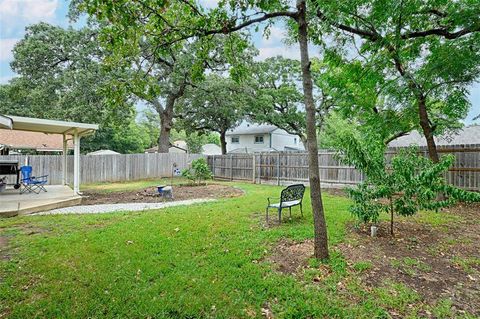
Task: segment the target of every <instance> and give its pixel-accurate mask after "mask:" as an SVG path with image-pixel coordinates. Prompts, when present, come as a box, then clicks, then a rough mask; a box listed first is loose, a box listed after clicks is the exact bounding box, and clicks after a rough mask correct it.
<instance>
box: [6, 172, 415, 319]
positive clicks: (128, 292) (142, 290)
mask: <svg viewBox="0 0 480 319" xmlns="http://www.w3.org/2000/svg"><path fill="white" fill-rule="evenodd" d="M149 183H150V182H139V183H136V184H133V183H132V184H123V186H122V184H112V186H109V187H107V188H110V190H111V191H113V190H116V191H118V190H122V189H132V188H134V187H144V186H148V185H150V184H149ZM152 183H154V182H152ZM156 183H158V181H157V182H155V183H154V184H153V185H155V184H156ZM147 184H148V185H147ZM113 185H116V187H115V186H113ZM132 185H135V186H132ZM232 185H235V186H237V187H240V188H241V189H243V190H244V191H245V195H244V196H242V197H238V198H229V199H220V200H218V201H216V202H213V203H205V204H199V205H194V206H188V207H187V206H183V207H182V206H179V207H172V208H168V209H163V210H156V211H148V212H138V213H112V214H100V215H55V216H30V217H21V218H12V219H4V220H0V235H1V236H2V238H4V241H8V248H7V249H8V251H7V253H8V257H6V256H7V255H5V256H4V257H3V258H1V259H0V314H3V315H4V316H7V317H12V318H31V317H46V318H52V317H58V318H60V317H62V318H63V317H65V318H68V317H77V318H85V317H116V318H118V317H128V318H147V317H155V318H245V317H263V316H264V315H265V314H266V313H269V312H272V313H274V314H275V317H278V318H305V317H317V318H318V317H341V318H347V317H349V318H362V317H363V318H371V317H377V316H378V317H388V314H387V310H386V309H387V308H394V309H396V310H397V311H398V313H400V314H402V313H403V314H407V313H410V312H411V311H412V309H411V308H409V307H407V305H409V304H412V303H415V302H416V301H417V300H418V298H419V297H418V295H416V294H415V293H414V292H413V291H411V290H408V289H407V288H405V287H404V286H401V285H398V284H395V283H391V284H390V285H388V286H383V287H382V288H379V289H373V290H371V289H369V290H367V289H365V288H364V287H363V286H362V285H361V284H360V282H359V280H358V278H357V276H356V272H358V271H361V269H362V267H356V268H355V267H351V269H350V268H349V267H348V266H347V263H346V261H345V260H344V258H343V257H342V256H341V254H339V253H338V252H336V250H335V247H334V246H335V244H337V243H339V242H341V241H342V240H343V239H344V235H345V224H346V223H347V222H348V221H350V220H352V217H351V216H350V214H349V212H348V210H347V208H348V205H349V200H348V199H346V198H343V197H334V196H330V195H325V198H324V202H325V212H326V219H327V224H328V234H329V239H330V243H331V249H332V258H331V260H330V261H329V264H328V265H324V266H325V267H328V269H330V273H329V275H328V276H326V277H325V278H324V279H323V280H321V281H320V282H314V281H312V278H314V277H318V276H319V275H321V271H320V268H319V267H318V266H319V264H318V262H316V261H314V260H312V261H311V265H312V267H311V268H309V269H307V270H305V271H303V272H302V273H300V274H297V275H284V274H281V273H279V272H277V271H275V270H274V267H273V265H272V263H270V262H269V261H268V260H269V259H268V256H270V255H271V254H272V249H273V247H274V245H275V243H276V242H278V240H279V239H281V238H288V239H292V240H298V241H300V240H305V239H307V238H312V237H313V226H312V225H313V222H312V216H311V212H310V203H309V199H308V197H309V194H308V193H307V194H306V197H305V198H306V203H305V205H304V207H305V214H304V215H305V217H304V218H300V212H299V211H298V209H294V211H293V219H292V220H290V221H286V222H285V223H283V224H282V225H281V226H277V227H271V228H264V227H263V224H262V221H263V218H264V209H265V204H266V197H267V196H276V195H277V196H278V193H279V191H280V190H281V188H280V187H275V186H263V185H252V184H232ZM105 188H106V187H104V186H102V185H94V186H90V187H89V188H88V189H89V190H95V189H98V190H105ZM355 269H356V270H355ZM392 291H393V292H394V293H392ZM0 317H2V316H1V315H0Z"/></svg>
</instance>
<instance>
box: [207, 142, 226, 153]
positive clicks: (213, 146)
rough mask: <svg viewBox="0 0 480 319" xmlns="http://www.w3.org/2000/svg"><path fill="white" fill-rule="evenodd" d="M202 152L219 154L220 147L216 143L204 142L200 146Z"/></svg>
mask: <svg viewBox="0 0 480 319" xmlns="http://www.w3.org/2000/svg"><path fill="white" fill-rule="evenodd" d="M202 154H203V155H221V154H222V148H221V147H220V146H218V145H217V144H213V143H210V144H205V145H203V146H202Z"/></svg>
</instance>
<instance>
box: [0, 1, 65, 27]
mask: <svg viewBox="0 0 480 319" xmlns="http://www.w3.org/2000/svg"><path fill="white" fill-rule="evenodd" d="M57 8H58V0H0V16H1V17H2V18H3V19H5V18H24V19H27V20H28V21H29V22H32V21H39V20H49V19H51V18H53V17H54V16H55V10H56V9H57Z"/></svg>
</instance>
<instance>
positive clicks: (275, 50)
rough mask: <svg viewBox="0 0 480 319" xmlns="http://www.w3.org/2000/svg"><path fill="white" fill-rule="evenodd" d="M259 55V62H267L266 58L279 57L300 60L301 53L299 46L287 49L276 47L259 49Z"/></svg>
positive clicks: (285, 47)
mask: <svg viewBox="0 0 480 319" xmlns="http://www.w3.org/2000/svg"><path fill="white" fill-rule="evenodd" d="M258 51H259V54H258V56H257V60H260V61H262V60H265V59H266V58H271V57H275V56H277V55H280V56H283V57H284V58H289V59H297V60H298V59H300V51H299V49H298V46H291V47H287V46H285V45H280V46H275V47H263V48H259V49H258Z"/></svg>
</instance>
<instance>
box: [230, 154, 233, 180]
mask: <svg viewBox="0 0 480 319" xmlns="http://www.w3.org/2000/svg"><path fill="white" fill-rule="evenodd" d="M230 180H231V181H233V155H230Z"/></svg>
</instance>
